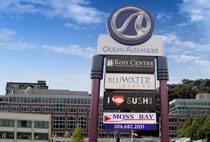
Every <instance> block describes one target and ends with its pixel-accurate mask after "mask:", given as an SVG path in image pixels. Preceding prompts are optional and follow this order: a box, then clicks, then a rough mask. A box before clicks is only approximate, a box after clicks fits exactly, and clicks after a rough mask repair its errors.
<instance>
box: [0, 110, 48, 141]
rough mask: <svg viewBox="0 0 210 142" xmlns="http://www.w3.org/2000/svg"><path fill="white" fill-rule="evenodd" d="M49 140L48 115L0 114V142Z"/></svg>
mask: <svg viewBox="0 0 210 142" xmlns="http://www.w3.org/2000/svg"><path fill="white" fill-rule="evenodd" d="M49 138H51V115H50V114H28V113H14V112H0V142H23V141H25V140H31V141H33V142H34V141H35V140H36V141H41V142H48V140H49Z"/></svg>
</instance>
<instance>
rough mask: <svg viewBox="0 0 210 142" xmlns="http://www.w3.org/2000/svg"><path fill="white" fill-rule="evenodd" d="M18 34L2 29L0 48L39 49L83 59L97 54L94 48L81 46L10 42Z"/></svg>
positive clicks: (0, 31)
mask: <svg viewBox="0 0 210 142" xmlns="http://www.w3.org/2000/svg"><path fill="white" fill-rule="evenodd" d="M15 34H16V32H15V31H12V30H10V29H5V28H2V29H1V30H0V48H6V49H9V50H27V49H39V50H43V51H46V50H47V51H53V52H56V53H58V54H68V55H76V56H82V57H87V58H89V57H92V56H93V55H94V54H96V49H95V48H94V47H85V48H83V47H81V46H79V45H65V46H64V45H63V46H54V45H36V44H32V43H26V42H23V41H13V40H10V39H11V38H12V37H13V36H14V35H15Z"/></svg>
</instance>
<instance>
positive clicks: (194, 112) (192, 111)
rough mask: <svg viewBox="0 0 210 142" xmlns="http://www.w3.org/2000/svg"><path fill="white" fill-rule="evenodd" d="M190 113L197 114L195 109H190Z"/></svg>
mask: <svg viewBox="0 0 210 142" xmlns="http://www.w3.org/2000/svg"><path fill="white" fill-rule="evenodd" d="M190 114H198V111H197V110H194V109H192V110H190Z"/></svg>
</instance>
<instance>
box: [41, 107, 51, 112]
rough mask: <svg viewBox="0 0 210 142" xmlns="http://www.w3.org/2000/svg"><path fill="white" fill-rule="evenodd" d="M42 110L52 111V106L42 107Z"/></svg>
mask: <svg viewBox="0 0 210 142" xmlns="http://www.w3.org/2000/svg"><path fill="white" fill-rule="evenodd" d="M42 111H43V112H52V108H51V107H47V106H46V107H42Z"/></svg>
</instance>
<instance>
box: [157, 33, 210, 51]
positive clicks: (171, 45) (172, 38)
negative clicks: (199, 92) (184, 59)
mask: <svg viewBox="0 0 210 142" xmlns="http://www.w3.org/2000/svg"><path fill="white" fill-rule="evenodd" d="M161 36H162V38H163V43H164V46H165V47H166V48H165V49H166V51H167V52H169V53H178V52H183V53H198V52H205V53H207V52H210V44H199V43H196V42H194V41H184V40H181V39H179V37H178V36H177V35H176V34H175V33H165V34H164V35H161Z"/></svg>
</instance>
